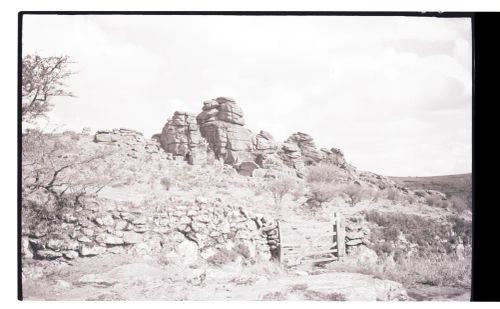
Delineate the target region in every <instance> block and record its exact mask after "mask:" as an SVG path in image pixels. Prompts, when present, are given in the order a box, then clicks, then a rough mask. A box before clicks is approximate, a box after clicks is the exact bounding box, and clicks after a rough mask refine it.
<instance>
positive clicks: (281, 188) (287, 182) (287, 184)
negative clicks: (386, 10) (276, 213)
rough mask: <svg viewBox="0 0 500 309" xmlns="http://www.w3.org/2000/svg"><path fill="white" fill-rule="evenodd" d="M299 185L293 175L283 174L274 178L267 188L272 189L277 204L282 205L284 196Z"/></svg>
mask: <svg viewBox="0 0 500 309" xmlns="http://www.w3.org/2000/svg"><path fill="white" fill-rule="evenodd" d="M296 186H297V182H296V181H295V179H294V178H292V177H291V176H286V175H282V176H279V177H277V178H275V179H272V180H270V181H269V182H268V184H267V189H268V190H269V191H271V193H272V194H273V198H274V203H275V204H276V205H277V206H280V205H281V201H282V200H283V197H284V196H285V195H286V194H287V193H289V192H291V191H292V190H293V189H295V187H296Z"/></svg>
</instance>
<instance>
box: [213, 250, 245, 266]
mask: <svg viewBox="0 0 500 309" xmlns="http://www.w3.org/2000/svg"><path fill="white" fill-rule="evenodd" d="M237 257H238V254H237V253H236V252H234V251H231V250H227V249H225V248H221V249H219V250H218V251H217V253H216V254H214V255H213V256H211V257H209V258H208V259H207V262H208V263H209V264H212V265H215V266H222V265H226V264H229V263H232V262H234V261H236V258H237Z"/></svg>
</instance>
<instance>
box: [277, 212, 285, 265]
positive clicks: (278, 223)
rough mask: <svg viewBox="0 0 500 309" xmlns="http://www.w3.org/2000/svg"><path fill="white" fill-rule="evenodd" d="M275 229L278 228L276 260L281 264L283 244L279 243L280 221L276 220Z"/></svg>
mask: <svg viewBox="0 0 500 309" xmlns="http://www.w3.org/2000/svg"><path fill="white" fill-rule="evenodd" d="M276 229H277V230H278V246H277V247H278V261H279V263H280V264H281V263H282V262H283V244H282V243H281V229H280V221H279V220H276Z"/></svg>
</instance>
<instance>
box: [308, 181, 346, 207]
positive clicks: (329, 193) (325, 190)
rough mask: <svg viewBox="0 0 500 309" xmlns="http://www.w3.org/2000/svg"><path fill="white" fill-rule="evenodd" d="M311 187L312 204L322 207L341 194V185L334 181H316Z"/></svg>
mask: <svg viewBox="0 0 500 309" xmlns="http://www.w3.org/2000/svg"><path fill="white" fill-rule="evenodd" d="M310 189H311V197H310V198H309V200H308V204H309V205H310V206H317V207H320V206H322V205H323V204H324V203H326V202H329V201H331V200H332V199H333V198H334V197H335V196H337V195H338V194H339V187H338V186H337V185H335V184H332V183H326V182H314V183H311V184H310Z"/></svg>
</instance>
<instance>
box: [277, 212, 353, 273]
mask: <svg viewBox="0 0 500 309" xmlns="http://www.w3.org/2000/svg"><path fill="white" fill-rule="evenodd" d="M331 223H332V225H331V226H332V230H331V231H325V232H324V234H323V235H321V236H326V235H328V236H329V237H330V236H331V238H330V239H331V243H327V244H326V247H325V246H321V245H313V246H312V247H308V248H303V247H301V245H300V244H293V243H286V237H285V239H284V237H283V234H282V229H281V228H280V223H279V221H278V222H277V229H278V237H279V246H278V253H279V261H280V262H281V263H284V262H285V260H286V259H295V260H299V264H300V263H302V262H309V263H326V262H332V261H337V260H340V259H342V257H343V256H344V255H345V226H344V222H343V220H342V217H341V215H340V213H337V212H334V213H333V218H332V222H331ZM306 250H307V252H306Z"/></svg>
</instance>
